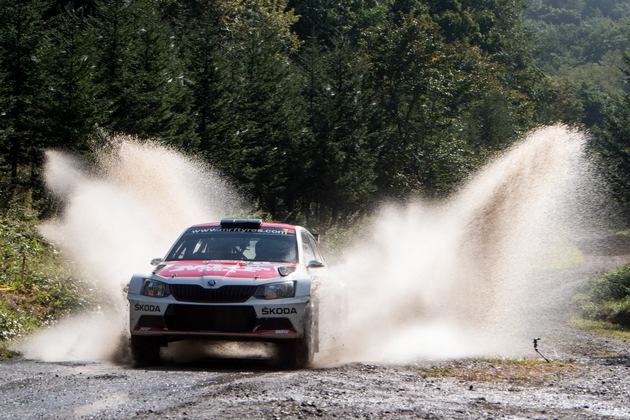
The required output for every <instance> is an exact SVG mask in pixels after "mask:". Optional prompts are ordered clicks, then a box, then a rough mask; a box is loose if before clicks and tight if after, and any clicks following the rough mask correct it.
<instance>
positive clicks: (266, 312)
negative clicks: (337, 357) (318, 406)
mask: <svg viewBox="0 0 630 420" xmlns="http://www.w3.org/2000/svg"><path fill="white" fill-rule="evenodd" d="M152 264H153V265H157V266H156V268H155V270H154V271H153V272H152V273H151V274H150V275H134V276H133V277H132V278H131V281H130V283H129V287H128V295H127V298H128V300H129V311H130V330H131V351H132V355H133V358H134V361H135V362H136V364H138V365H147V364H153V363H157V362H158V361H159V360H160V347H164V346H167V345H168V343H170V342H173V341H178V340H185V339H221V340H226V339H227V340H259V341H269V342H275V343H276V344H277V346H278V350H279V357H280V361H281V362H282V363H283V364H284V365H285V366H287V367H291V368H300V367H305V366H307V365H308V364H309V363H310V362H311V360H312V358H313V353H314V352H316V351H317V350H318V318H317V312H318V310H317V308H318V304H317V301H316V299H315V297H314V296H313V292H312V291H313V290H314V289H315V288H316V282H317V281H318V280H317V278H318V277H319V276H321V275H323V274H324V270H326V268H325V263H324V260H323V258H322V255H321V252H320V250H319V247H318V244H317V241H316V240H315V238H314V237H313V235H311V234H310V233H309V232H308V231H307V230H306V229H304V228H303V227H300V226H293V225H288V224H280V223H265V222H263V221H262V220H258V219H229V220H228V219H224V220H222V221H221V222H220V223H208V224H200V225H195V226H191V227H189V228H188V229H186V231H185V232H184V233H183V234H182V235H181V236H180V237H179V239H178V240H177V241H176V242H175V244H174V245H173V246H172V248H171V249H170V250H169V251H168V253H167V255H166V257H165V258H163V259H157V260H154V261H152Z"/></svg>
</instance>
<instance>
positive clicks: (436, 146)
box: [0, 0, 630, 223]
mask: <svg viewBox="0 0 630 420" xmlns="http://www.w3.org/2000/svg"><path fill="white" fill-rule="evenodd" d="M629 1H630V0H625V1H623V2H599V3H598V2H595V1H594V0H588V1H587V0H584V1H580V2H574V3H570V2H551V1H538V0H536V1H534V0H532V1H530V2H529V3H530V4H531V7H530V9H529V10H528V11H527V12H526V14H525V16H526V17H527V18H526V19H527V20H523V19H522V16H523V10H524V9H525V6H526V3H527V2H526V1H525V0H516V1H510V2H504V1H498V0H493V1H486V0H483V1H482V0H449V1H434V0H430V1H428V0H385V1H379V2H376V1H374V0H351V1H343V2H338V1H337V2H336V1H331V0H309V1H289V0H273V1H266V0H265V1H263V0H199V1H193V0H179V1H172V0H164V1H162V0H160V1H154V0H138V1H127V0H107V1H105V0H94V1H80V0H75V1H71V2H62V1H60V0H57V1H55V2H52V1H51V2H50V3H48V2H9V1H4V2H3V0H0V2H2V3H1V4H0V6H2V7H1V8H0V18H1V20H2V21H3V22H6V23H7V24H6V25H5V27H4V28H3V29H4V30H3V31H2V32H1V33H0V82H1V83H0V107H1V109H2V113H1V114H0V167H1V168H2V169H3V171H2V174H1V175H0V191H2V195H3V197H2V200H1V201H0V207H6V205H7V204H8V202H9V201H10V199H11V197H12V196H13V195H14V194H15V192H16V189H19V188H24V189H25V190H28V189H32V190H33V191H34V192H33V196H34V197H38V199H39V198H40V197H42V196H43V195H44V192H43V191H42V188H43V187H42V182H41V179H40V171H41V167H42V158H43V151H44V150H45V149H46V148H50V147H55V148H62V149H67V150H70V151H73V152H78V153H81V154H89V153H91V152H90V145H93V144H94V143H98V142H99V134H98V133H100V132H105V133H108V134H111V133H122V134H130V135H135V136H137V137H139V138H155V139H157V140H158V141H162V142H165V143H169V144H171V145H174V146H175V147H177V148H179V149H183V150H185V151H186V152H188V153H191V154H195V155H197V156H201V157H203V158H205V159H206V160H207V161H208V162H209V163H210V164H211V165H212V166H213V167H215V168H216V169H217V170H218V171H220V172H221V173H223V174H225V175H226V176H228V177H230V178H231V179H233V180H234V181H235V184H236V185H238V186H239V188H240V189H241V192H243V193H244V194H245V195H246V196H247V197H249V198H250V199H251V201H253V202H255V203H256V205H257V206H258V209H259V210H260V211H262V212H267V213H269V214H272V215H273V217H274V218H278V219H285V220H289V221H291V220H304V219H305V218H309V217H310V218H313V219H316V220H318V222H319V221H321V222H322V223H329V222H331V221H333V220H337V221H341V220H343V219H348V218H351V217H354V215H356V214H366V213H368V212H369V211H370V206H371V205H372V204H373V203H375V202H378V201H379V200H381V199H391V198H394V199H404V198H406V197H408V196H410V195H427V196H442V195H444V194H447V193H449V192H450V191H452V190H453V189H454V188H455V187H456V185H457V184H458V183H459V182H460V181H461V180H462V179H463V178H465V177H466V176H467V175H468V173H469V172H470V171H471V170H474V169H475V168H477V167H478V166H479V165H481V164H482V163H483V162H484V160H485V159H487V157H488V156H490V155H491V154H492V153H494V152H496V151H497V150H502V149H504V148H505V147H507V146H509V145H510V144H511V143H512V142H513V141H514V139H516V138H518V137H520V136H521V135H522V134H523V133H524V132H525V131H526V130H528V129H529V128H531V127H533V126H535V125H537V124H539V123H549V122H556V121H558V120H561V121H565V122H569V123H579V124H582V125H585V126H586V127H588V128H592V129H593V131H594V132H598V133H599V132H603V130H604V125H603V124H602V120H603V119H604V118H605V116H607V115H611V114H616V113H617V112H620V111H619V109H621V108H622V107H621V106H619V105H618V104H619V101H618V99H619V96H620V86H621V84H620V81H621V79H620V77H621V76H620V75H619V73H616V71H617V70H616V69H617V67H618V66H619V64H620V60H619V59H618V56H616V55H615V53H616V52H618V51H620V50H621V49H623V48H625V47H626V46H627V41H626V39H625V37H620V34H622V33H623V32H622V29H621V28H622V25H621V23H620V22H621V19H622V18H623V17H624V16H627V13H628V12H630V7H627V6H628V3H629ZM526 23H527V24H526ZM532 32H535V33H536V34H537V35H538V36H539V40H540V41H542V44H540V46H541V48H540V49H539V51H541V52H542V54H541V55H540V56H539V57H538V58H536V57H535V56H534V52H535V51H537V50H536V49H535V43H534V39H533V37H532ZM564 38H566V39H567V41H566V42H564V41H562V40H563V39H564ZM561 41H562V42H564V43H563V44H562V43H560V42H561ZM567 45H568V47H567ZM549 63H551V64H549ZM540 68H544V69H547V70H548V72H549V73H551V76H550V77H546V76H545V75H544V74H543V73H542V71H541V70H540ZM615 117H616V118H618V117H619V118H620V114H618V115H616V116H615ZM616 124H617V125H618V126H619V127H622V126H623V125H624V123H623V121H622V120H621V119H619V120H618V122H617V123H616ZM607 131H608V132H611V133H612V131H613V129H612V125H611V128H610V129H607ZM618 131H620V132H621V131H623V130H622V129H620V130H618ZM611 136H613V134H611ZM614 136H617V137H618V135H617V134H614ZM600 143H601V145H602V147H601V148H600V149H599V150H598V153H599V154H600V156H602V157H603V159H605V160H606V161H607V163H608V164H609V167H610V168H617V167H618V165H617V162H619V159H620V158H619V153H622V152H623V147H621V146H620V143H618V140H615V139H614V138H613V137H611V138H610V139H606V140H605V141H604V140H602V141H601V142H600ZM609 144H610V146H609ZM621 160H622V161H623V157H622V158H621ZM611 173H613V171H612V170H611ZM621 173H623V172H621ZM617 184H618V185H619V186H620V185H621V182H617ZM619 188H621V187H619Z"/></svg>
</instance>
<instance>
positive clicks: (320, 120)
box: [301, 36, 380, 222]
mask: <svg viewBox="0 0 630 420" xmlns="http://www.w3.org/2000/svg"><path fill="white" fill-rule="evenodd" d="M310 44H311V45H309V46H308V47H307V48H305V49H304V50H303V52H302V55H301V62H302V66H303V70H304V72H305V77H304V80H305V81H306V86H307V89H306V90H305V94H306V97H307V100H308V111H309V116H310V118H309V120H310V124H309V127H310V133H311V134H312V139H311V140H310V141H309V143H308V145H307V147H306V150H307V151H308V156H307V159H306V161H307V162H309V163H310V164H309V171H308V176H307V177H306V179H305V180H304V185H305V188H306V190H307V191H308V192H309V196H310V197H309V199H310V201H312V202H313V203H316V205H315V208H314V209H313V210H314V213H315V217H316V218H317V219H318V220H322V219H326V218H328V217H330V218H331V220H332V221H333V222H337V221H339V219H341V218H342V217H344V216H347V215H348V214H351V213H355V212H358V211H361V210H362V209H363V210H365V209H367V208H368V204H369V202H370V201H371V199H372V197H373V193H374V192H375V191H376V186H375V185H374V181H375V178H376V172H375V166H376V157H377V155H376V150H375V147H374V145H375V144H376V138H377V136H378V130H379V127H380V124H379V120H380V114H379V113H378V111H377V109H376V107H375V106H374V101H375V99H376V98H375V94H374V90H373V80H372V77H371V74H370V68H369V65H368V62H367V61H366V60H365V59H364V58H362V57H360V56H359V55H358V51H357V50H356V48H354V47H353V46H352V45H351V44H350V43H349V42H347V41H346V40H345V38H344V37H343V36H339V37H338V38H337V39H336V40H335V41H333V46H332V47H330V48H327V47H325V46H323V45H322V46H319V45H318V44H317V43H316V42H311V43H310Z"/></svg>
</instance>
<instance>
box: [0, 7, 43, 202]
mask: <svg viewBox="0 0 630 420" xmlns="http://www.w3.org/2000/svg"><path fill="white" fill-rule="evenodd" d="M49 7H50V4H49V3H48V2H45V1H44V2H42V1H33V0H28V1H18V2H16V1H8V0H2V1H0V22H2V25H3V28H2V31H0V81H1V82H2V83H0V101H1V102H0V109H2V113H1V114H0V155H1V156H2V162H1V164H2V166H3V167H4V168H6V169H8V173H9V181H10V183H11V185H12V186H13V187H15V186H17V185H18V184H19V183H25V184H26V185H32V183H33V182H34V176H35V175H34V174H35V172H34V171H35V169H36V168H37V166H38V163H39V162H40V157H41V154H42V148H41V142H42V141H43V140H42V131H41V125H42V124H41V116H42V115H41V113H40V108H39V104H40V98H41V90H40V86H42V84H43V73H42V71H43V69H42V66H41V62H42V55H41V51H42V47H43V45H44V44H45V41H46V34H47V30H48V29H47V24H46V22H45V20H44V18H43V16H44V13H45V12H46V11H47V9H48V8H49ZM22 169H28V170H29V172H30V173H26V174H24V173H22ZM5 181H6V180H5ZM11 190H13V188H11ZM7 198H8V197H4V200H3V201H5V202H6V199H7Z"/></svg>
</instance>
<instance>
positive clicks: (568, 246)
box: [540, 241, 584, 270]
mask: <svg viewBox="0 0 630 420" xmlns="http://www.w3.org/2000/svg"><path fill="white" fill-rule="evenodd" d="M582 264H584V254H583V253H582V251H580V249H579V248H578V247H577V245H575V244H574V243H572V242H568V241H567V242H565V243H564V244H562V246H560V247H558V249H555V250H554V252H552V253H551V254H550V255H549V257H547V258H545V260H543V262H542V264H541V265H540V268H542V269H545V270H551V269H553V270H558V269H564V268H571V267H576V266H579V265H582Z"/></svg>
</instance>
